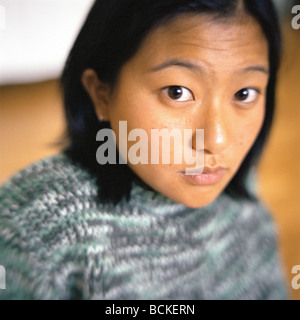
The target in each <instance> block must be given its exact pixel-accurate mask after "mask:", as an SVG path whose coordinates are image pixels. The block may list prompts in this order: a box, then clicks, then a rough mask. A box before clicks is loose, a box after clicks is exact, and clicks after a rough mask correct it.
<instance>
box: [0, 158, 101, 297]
mask: <svg viewBox="0 0 300 320" xmlns="http://www.w3.org/2000/svg"><path fill="white" fill-rule="evenodd" d="M98 209H99V208H98V207H97V188H96V184H95V181H94V178H93V177H92V176H91V175H90V174H89V173H88V172H87V171H86V170H84V169H83V168H81V167H80V166H78V165H75V164H73V163H72V162H71V161H70V160H69V159H68V158H67V156H66V155H65V154H63V153H61V154H57V155H55V156H52V157H48V158H46V159H43V160H40V161H38V162H36V163H34V164H32V165H30V166H29V167H27V168H25V169H24V170H22V171H20V172H19V173H17V174H16V175H15V176H13V177H12V178H11V179H10V180H9V181H7V182H6V183H5V184H4V185H3V186H2V187H1V188H0V226H1V228H0V265H3V266H4V267H5V268H6V270H7V288H8V289H7V290H5V291H6V292H5V294H6V295H7V297H8V298H10V297H12V298H13V299H15V298H25V299H28V298H32V295H33V294H36V291H34V288H35V287H41V283H43V284H44V285H43V286H44V288H46V287H47V288H48V289H49V290H48V289H47V288H46V289H45V290H44V292H43V294H46V293H47V292H48V293H47V294H48V295H49V297H51V294H53V295H55V296H59V290H58V291H57V290H56V289H55V288H58V287H59V283H53V284H50V283H49V282H47V281H48V280H47V279H48V278H49V279H51V277H50V274H52V272H54V271H53V270H54V269H55V266H60V265H61V264H60V262H59V261H61V260H62V259H65V258H63V257H66V256H67V252H69V258H70V259H71V260H73V258H72V255H73V252H77V251H78V250H79V249H80V246H78V247H77V246H76V244H77V243H78V237H80V236H82V237H84V236H85V235H84V234H83V233H84V228H81V229H82V230H83V231H82V230H81V229H80V225H84V224H85V223H86V222H87V221H89V220H92V219H93V218H95V217H96V216H97V213H98ZM78 226H79V227H78ZM78 248H79V249H78ZM77 249H78V250H77ZM76 250H77V251H76ZM72 268H77V267H76V266H75V265H74V266H73V267H72ZM45 275H46V276H45ZM52 278H53V277H52ZM49 281H50V280H49ZM51 281H52V280H51ZM50 288H52V289H51V290H50ZM9 294H11V296H9ZM38 297H39V295H38ZM0 299H1V295H0Z"/></svg>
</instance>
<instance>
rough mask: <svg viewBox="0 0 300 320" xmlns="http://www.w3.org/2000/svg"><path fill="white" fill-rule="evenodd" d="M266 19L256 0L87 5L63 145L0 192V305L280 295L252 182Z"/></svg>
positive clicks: (67, 91)
mask: <svg viewBox="0 0 300 320" xmlns="http://www.w3.org/2000/svg"><path fill="white" fill-rule="evenodd" d="M279 24H280V22H279V18H278V15H277V12H276V9H275V7H274V4H273V2H272V1H270V0H211V1H207V0H160V1H152V0H139V1H136V0H96V1H94V3H93V5H92V7H91V9H90V11H89V13H88V15H87V17H86V20H85V22H84V23H83V25H82V27H81V29H80V32H79V33H78V35H77V38H76V40H75V41H74V43H73V46H72V48H71V50H70V52H69V55H68V58H67V60H66V63H65V65H64V69H63V71H62V74H61V77H60V80H59V83H60V90H61V95H62V101H63V110H64V117H65V121H66V130H65V131H66V134H65V135H64V137H63V139H61V142H62V144H63V147H62V149H61V151H60V152H58V153H55V154H54V155H51V156H47V157H44V158H42V159H40V160H38V161H36V162H34V163H33V164H31V165H29V166H27V167H26V168H24V169H22V170H20V171H19V172H17V173H15V174H14V175H13V176H12V177H10V178H9V179H7V180H6V181H5V183H3V185H2V186H1V188H0V265H3V266H4V267H5V269H6V289H5V291H4V290H2V291H1V292H0V299H2V298H3V299H60V300H65V299H101V300H111V299H113V300H141V299H142V300H153V299H154V300H163V299H174V300H177V299H186V300H196V299H200V300H240V299H241V300H246V299H247V300H248V299H249V300H283V299H289V292H288V291H289V290H288V285H287V278H286V274H285V270H284V267H283V261H282V256H281V252H280V250H279V249H278V233H279V230H278V227H277V224H276V222H275V221H274V219H273V216H272V213H271V208H269V207H268V205H267V204H265V203H264V201H263V200H261V198H260V195H259V193H258V188H257V171H258V165H259V161H260V160H261V157H262V154H263V151H264V150H265V147H266V144H267V142H268V139H269V136H270V132H271V129H272V125H273V121H274V114H275V110H276V93H277V91H276V88H277V81H278V71H279V67H280V60H281V55H282V42H281V36H280V35H281V31H280V26H279ZM137 130H139V131H137ZM136 132H141V133H142V135H138V134H136ZM174 132H176V133H177V134H178V135H179V138H178V137H175V136H173V135H172V134H173V133H174ZM187 132H188V133H190V134H189V135H188V136H187V138H186V139H185V137H186V136H185V133H187ZM155 134H157V135H158V136H156V138H157V139H156V144H155V146H154V147H153V145H154V135H155ZM37 135H38V132H37ZM177 138H178V139H177ZM201 139H202V140H201ZM199 141H202V142H203V143H199ZM154 155H156V156H157V157H156V160H157V161H153V159H154ZM164 156H166V157H167V158H168V159H169V161H167V162H164V161H163V159H164ZM133 159H134V161H133ZM196 160H199V161H196ZM299 264H300V261H299Z"/></svg>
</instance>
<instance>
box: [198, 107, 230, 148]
mask: <svg viewBox="0 0 300 320" xmlns="http://www.w3.org/2000/svg"><path fill="white" fill-rule="evenodd" d="M198 119H199V121H198V124H197V128H199V129H204V150H205V151H206V152H207V153H208V154H219V153H221V152H223V151H224V150H225V149H226V148H227V147H228V145H229V142H230V130H231V125H232V124H231V122H230V118H229V113H228V112H226V108H224V107H222V105H221V104H220V103H214V104H210V105H208V106H207V108H204V110H203V111H202V112H201V115H200V117H199V118H198ZM193 149H195V150H196V136H195V135H194V136H193Z"/></svg>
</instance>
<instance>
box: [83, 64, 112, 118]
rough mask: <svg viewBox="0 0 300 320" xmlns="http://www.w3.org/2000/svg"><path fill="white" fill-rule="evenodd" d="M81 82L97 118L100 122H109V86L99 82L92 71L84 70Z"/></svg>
mask: <svg viewBox="0 0 300 320" xmlns="http://www.w3.org/2000/svg"><path fill="white" fill-rule="evenodd" d="M81 82H82V84H83V86H84V88H85V90H86V91H87V93H88V95H89V96H90V98H91V100H92V102H93V104H94V107H95V112H96V114H97V116H98V118H99V119H101V121H109V112H108V105H109V95H110V86H109V85H108V84H106V83H103V82H101V81H100V80H99V78H98V75H97V73H96V71H95V70H93V69H86V70H84V72H83V74H82V77H81Z"/></svg>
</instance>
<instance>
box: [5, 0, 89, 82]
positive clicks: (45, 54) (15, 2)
mask: <svg viewBox="0 0 300 320" xmlns="http://www.w3.org/2000/svg"><path fill="white" fill-rule="evenodd" d="M92 3H93V0H0V85H1V84H11V83H24V82H34V81H42V80H46V79H51V78H55V77H58V76H59V75H60V73H61V71H62V68H63V65H64V62H65V60H66V57H67V55H68V52H69V50H70V48H71V46H72V43H73V41H74V40H75V37H76V35H77V33H78V31H79V29H80V27H81V25H82V23H83V21H84V19H85V17H86V15H87V13H88V11H89V9H90V7H91V5H92Z"/></svg>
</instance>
